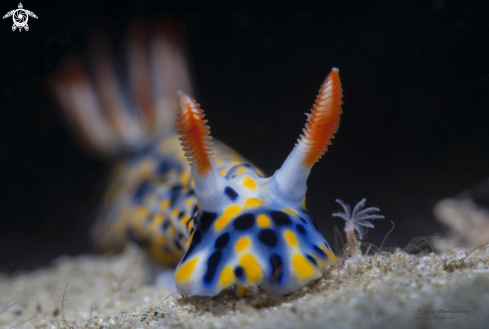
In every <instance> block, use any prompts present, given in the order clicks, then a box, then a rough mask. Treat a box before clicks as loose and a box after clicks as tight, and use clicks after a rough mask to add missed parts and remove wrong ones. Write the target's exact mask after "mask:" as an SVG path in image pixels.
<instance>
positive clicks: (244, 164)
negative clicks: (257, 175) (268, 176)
mask: <svg viewBox="0 0 489 329" xmlns="http://www.w3.org/2000/svg"><path fill="white" fill-rule="evenodd" d="M243 166H245V167H248V168H252V167H251V165H250V164H247V163H243Z"/></svg>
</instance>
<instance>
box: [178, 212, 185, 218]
mask: <svg viewBox="0 0 489 329" xmlns="http://www.w3.org/2000/svg"><path fill="white" fill-rule="evenodd" d="M183 215H185V213H184V212H183V211H180V213H179V214H178V219H182V217H183Z"/></svg>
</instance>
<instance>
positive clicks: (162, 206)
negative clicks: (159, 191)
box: [160, 199, 170, 211]
mask: <svg viewBox="0 0 489 329" xmlns="http://www.w3.org/2000/svg"><path fill="white" fill-rule="evenodd" d="M169 206H170V200H168V199H166V200H163V201H161V203H160V209H161V211H166V209H168V207H169Z"/></svg>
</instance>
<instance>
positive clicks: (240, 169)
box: [236, 167, 244, 174]
mask: <svg viewBox="0 0 489 329" xmlns="http://www.w3.org/2000/svg"><path fill="white" fill-rule="evenodd" d="M236 172H237V173H238V174H241V173H242V172H244V168H243V167H241V168H238V170H236Z"/></svg>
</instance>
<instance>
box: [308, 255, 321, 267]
mask: <svg viewBox="0 0 489 329" xmlns="http://www.w3.org/2000/svg"><path fill="white" fill-rule="evenodd" d="M306 258H307V259H309V261H310V262H311V263H313V264H314V266H318V263H317V262H316V260H315V259H314V258H313V257H312V256H311V255H306Z"/></svg>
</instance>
